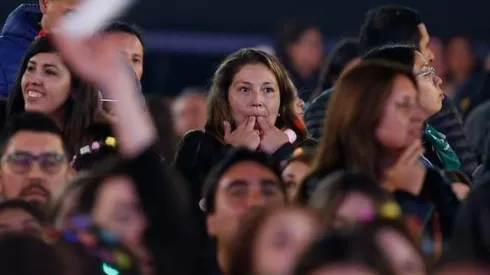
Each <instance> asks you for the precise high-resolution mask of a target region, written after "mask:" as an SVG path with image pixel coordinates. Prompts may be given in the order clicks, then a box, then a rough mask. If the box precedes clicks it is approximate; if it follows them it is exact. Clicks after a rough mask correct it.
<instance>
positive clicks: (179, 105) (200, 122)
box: [172, 88, 208, 137]
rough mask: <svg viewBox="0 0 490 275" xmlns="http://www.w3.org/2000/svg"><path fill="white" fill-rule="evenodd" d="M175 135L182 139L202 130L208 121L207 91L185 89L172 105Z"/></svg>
mask: <svg viewBox="0 0 490 275" xmlns="http://www.w3.org/2000/svg"><path fill="white" fill-rule="evenodd" d="M172 117H173V121H174V128H175V133H176V134H177V136H179V137H183V136H184V135H185V134H187V132H189V131H192V130H199V129H203V128H204V125H206V121H207V119H208V114H207V91H206V90H205V89H201V88H186V89H184V90H183V91H182V92H181V93H180V94H179V96H177V98H176V99H175V100H174V102H173V104H172Z"/></svg>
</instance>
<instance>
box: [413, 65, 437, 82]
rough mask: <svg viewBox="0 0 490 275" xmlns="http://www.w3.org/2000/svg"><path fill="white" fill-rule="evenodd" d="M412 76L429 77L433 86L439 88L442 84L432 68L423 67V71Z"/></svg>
mask: <svg viewBox="0 0 490 275" xmlns="http://www.w3.org/2000/svg"><path fill="white" fill-rule="evenodd" d="M414 75H415V76H428V77H431V78H432V81H433V82H434V85H435V86H439V85H441V83H442V79H441V78H440V77H439V76H437V74H436V69H435V68H434V67H432V66H428V67H425V68H424V69H423V70H421V71H420V72H417V73H415V74H414Z"/></svg>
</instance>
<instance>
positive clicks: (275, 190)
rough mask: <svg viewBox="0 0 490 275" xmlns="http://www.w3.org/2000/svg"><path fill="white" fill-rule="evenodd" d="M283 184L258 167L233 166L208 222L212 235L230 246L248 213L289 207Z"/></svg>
mask: <svg viewBox="0 0 490 275" xmlns="http://www.w3.org/2000/svg"><path fill="white" fill-rule="evenodd" d="M281 184H282V183H281V179H279V178H278V177H277V176H276V175H275V174H274V173H273V172H272V171H271V170H270V169H269V168H267V167H264V166H262V165H260V164H258V163H255V162H250V161H243V162H239V163H237V164H235V165H233V166H232V167H231V168H229V169H228V170H227V171H226V172H225V173H224V174H223V176H222V177H221V179H220V180H219V182H218V187H217V190H216V195H215V209H214V213H210V214H209V215H208V216H207V218H206V219H207V227H208V234H209V235H210V236H213V237H216V238H217V239H218V242H219V243H225V244H226V243H229V242H230V241H231V239H232V238H233V236H234V235H235V234H236V232H237V229H238V223H239V220H240V218H241V217H242V215H243V214H244V213H245V212H246V211H247V210H248V209H250V208H252V207H254V206H263V205H276V204H283V203H285V201H286V198H285V195H284V193H283V191H282V189H281Z"/></svg>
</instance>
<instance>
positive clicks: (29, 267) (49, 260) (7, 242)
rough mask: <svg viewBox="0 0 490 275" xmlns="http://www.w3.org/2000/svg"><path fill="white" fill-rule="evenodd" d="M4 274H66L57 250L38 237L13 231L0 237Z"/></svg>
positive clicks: (0, 262) (0, 257)
mask: <svg viewBox="0 0 490 275" xmlns="http://www.w3.org/2000/svg"><path fill="white" fill-rule="evenodd" d="M0 270H1V271H0V272H1V274H2V275H32V274H36V275H64V274H65V273H64V272H63V264H62V261H61V259H60V257H59V256H58V254H57V252H56V250H55V249H54V248H53V247H52V246H50V245H48V244H46V243H45V242H44V241H43V240H41V239H40V238H38V237H33V236H31V235H27V234H20V233H11V234H6V235H2V236H1V237H0Z"/></svg>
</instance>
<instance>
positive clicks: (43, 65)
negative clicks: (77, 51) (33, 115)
mask: <svg viewBox="0 0 490 275" xmlns="http://www.w3.org/2000/svg"><path fill="white" fill-rule="evenodd" d="M21 86H22V95H23V97H24V102H25V106H24V107H25V110H26V111H35V112H41V113H44V114H47V115H53V114H56V113H57V111H59V110H61V109H62V107H63V105H64V104H65V102H66V100H67V99H68V97H69V96H70V94H71V91H70V90H71V74H70V72H69V71H68V68H67V67H66V66H65V64H64V63H63V61H62V60H61V57H60V56H59V55H58V54H56V53H40V54H37V55H35V56H33V57H32V58H31V59H30V60H29V63H28V64H27V68H26V70H25V72H24V74H23V75H22V82H21Z"/></svg>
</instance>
